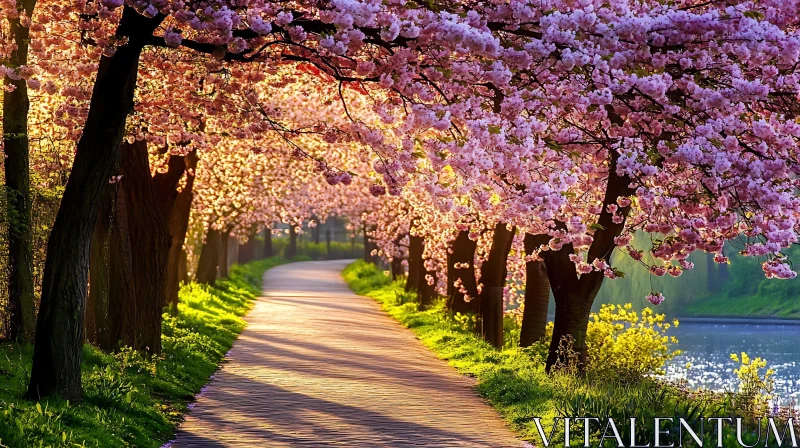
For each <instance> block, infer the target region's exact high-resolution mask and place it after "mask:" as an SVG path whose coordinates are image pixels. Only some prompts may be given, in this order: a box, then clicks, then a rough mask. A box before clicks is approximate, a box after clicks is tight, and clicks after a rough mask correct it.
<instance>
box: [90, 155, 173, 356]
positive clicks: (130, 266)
mask: <svg viewBox="0 0 800 448" xmlns="http://www.w3.org/2000/svg"><path fill="white" fill-rule="evenodd" d="M121 149H122V175H123V178H122V181H121V182H120V189H119V192H120V194H118V195H117V207H116V209H117V214H116V217H117V219H116V221H115V226H114V230H115V232H114V236H113V237H112V238H114V237H116V238H115V239H117V238H118V241H115V242H112V245H111V253H112V258H111V266H112V273H115V274H116V275H112V277H111V278H112V281H111V285H112V287H111V288H112V289H111V294H110V295H109V299H110V302H109V310H110V312H111V316H112V319H111V335H112V338H113V339H112V340H113V341H114V346H112V347H104V348H107V349H117V348H119V347H122V346H124V347H132V348H133V349H134V350H137V351H145V352H148V353H160V352H161V314H162V308H163V306H164V286H165V282H164V279H165V276H166V272H167V256H168V253H169V247H170V237H169V228H168V225H167V216H165V214H163V213H162V210H161V209H160V208H159V206H158V199H159V198H158V197H157V196H156V191H155V189H154V188H153V184H154V182H153V179H152V178H151V177H150V163H149V161H148V153H147V143H146V142H145V141H137V142H135V143H133V144H131V145H128V144H125V143H123V145H122V147H121ZM117 235H118V236H117ZM115 250H118V251H119V253H118V254H116V256H114V255H115V254H114V252H115ZM123 288H124V289H123Z"/></svg>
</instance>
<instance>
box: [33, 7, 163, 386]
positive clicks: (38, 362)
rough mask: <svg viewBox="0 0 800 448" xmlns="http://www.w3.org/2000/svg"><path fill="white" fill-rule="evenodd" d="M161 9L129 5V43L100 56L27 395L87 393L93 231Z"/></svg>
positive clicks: (125, 25)
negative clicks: (148, 14) (84, 375)
mask: <svg viewBox="0 0 800 448" xmlns="http://www.w3.org/2000/svg"><path fill="white" fill-rule="evenodd" d="M162 20H163V16H161V15H159V16H157V17H156V18H152V19H149V18H145V17H144V16H141V15H139V14H138V13H137V12H136V11H135V10H134V9H132V8H130V7H127V6H126V7H125V8H124V9H123V14H122V18H121V19H120V24H119V27H118V28H117V33H116V34H117V36H118V37H119V38H121V39H122V38H125V37H129V40H128V44H127V45H123V46H120V47H117V49H116V52H115V53H114V55H113V56H111V57H106V56H104V57H102V58H101V59H100V65H99V68H98V72H97V78H96V80H95V84H94V89H93V92H92V100H91V103H90V106H89V114H88V116H87V119H86V124H85V125H84V130H83V134H82V137H81V140H80V142H78V148H77V152H76V154H75V161H74V163H73V165H72V170H71V172H70V176H69V181H68V182H67V186H66V188H65V189H64V195H63V197H62V199H61V205H60V207H59V210H58V214H57V215H56V220H55V223H54V225H53V230H52V232H51V233H50V238H49V240H48V244H47V261H46V262H45V268H44V276H43V284H42V300H41V307H40V310H39V318H38V320H37V324H36V332H37V334H36V340H35V344H34V353H33V363H32V367H31V379H30V383H29V385H28V392H27V397H28V398H33V399H36V398H39V397H42V396H46V395H52V394H58V395H60V396H62V397H63V398H66V399H69V400H72V401H74V402H77V401H79V400H80V399H81V397H82V392H83V391H82V386H81V361H82V358H83V356H82V345H83V342H84V336H83V318H84V306H85V303H86V287H87V284H88V276H89V253H90V249H91V247H90V246H91V240H92V233H93V231H94V226H95V222H96V221H97V213H98V211H99V210H100V206H101V204H102V198H103V197H104V196H105V195H106V192H107V191H108V188H109V179H110V178H111V177H112V176H114V175H116V174H117V173H118V172H119V159H120V155H119V145H120V143H121V142H122V137H123V133H124V131H125V121H126V118H127V116H128V114H129V113H130V112H131V111H132V110H133V93H134V90H135V88H136V76H137V70H138V65H139V55H140V54H141V51H142V48H143V46H144V42H143V41H142V38H143V37H145V36H151V35H152V33H153V31H154V30H155V28H156V27H158V25H159V24H160V23H161V21H162Z"/></svg>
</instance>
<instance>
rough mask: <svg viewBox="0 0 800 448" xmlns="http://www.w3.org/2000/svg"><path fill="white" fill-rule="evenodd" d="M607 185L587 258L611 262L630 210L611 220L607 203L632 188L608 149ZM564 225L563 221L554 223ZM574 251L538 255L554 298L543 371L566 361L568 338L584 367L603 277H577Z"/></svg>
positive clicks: (614, 119)
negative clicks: (588, 332)
mask: <svg viewBox="0 0 800 448" xmlns="http://www.w3.org/2000/svg"><path fill="white" fill-rule="evenodd" d="M610 117H611V119H612V122H614V123H615V124H617V125H620V124H621V120H620V119H619V117H618V116H616V115H615V114H613V110H612V111H611V113H610ZM609 154H610V157H609V162H610V163H609V167H608V184H607V185H606V192H605V195H604V198H603V208H602V210H603V211H602V212H601V213H600V216H599V218H598V220H597V224H598V226H597V229H598V230H596V231H595V233H594V235H593V241H592V245H591V246H590V247H589V251H588V254H587V261H588V262H589V263H592V262H593V261H594V260H595V259H602V260H605V261H606V262H607V263H608V264H609V265H610V264H611V254H612V252H613V250H614V248H615V243H614V238H616V237H617V236H619V235H620V234H621V233H622V231H623V230H624V227H625V219H626V218H627V216H628V213H630V206H627V207H620V208H619V210H618V212H617V213H618V214H619V216H621V217H622V221H621V222H618V223H615V222H614V220H613V215H612V214H611V213H609V212H608V205H610V204H615V203H616V202H617V198H619V197H623V196H631V195H633V194H634V193H635V190H634V189H633V188H631V187H630V183H631V179H630V178H628V177H627V176H620V175H618V174H617V172H616V170H617V160H618V158H619V154H617V152H616V151H613V150H611V151H609ZM557 225H558V226H559V227H561V228H564V227H565V226H564V224H563V223H557ZM572 253H574V248H573V247H572V244H565V245H564V246H562V248H561V249H560V250H558V251H552V250H548V251H544V252H542V258H543V259H544V262H545V265H546V266H547V277H548V278H549V279H550V287H551V288H552V290H553V296H554V297H555V301H556V316H555V322H554V327H553V339H552V340H551V341H550V353H549V355H548V357H547V366H546V368H547V370H548V371H550V370H551V369H552V368H553V366H555V365H557V364H559V363H561V364H564V363H567V364H568V363H569V361H568V360H567V359H566V353H564V352H563V351H560V350H559V346H560V345H561V342H562V340H571V343H572V351H573V352H574V353H575V355H576V356H577V368H578V370H579V371H580V372H583V371H585V368H586V329H587V327H588V325H589V313H590V312H591V308H592V303H593V302H594V299H595V297H596V296H597V293H598V291H600V286H601V285H602V284H603V279H604V278H605V277H604V275H603V273H602V272H600V271H592V272H590V273H589V274H584V275H581V276H580V277H578V274H577V270H576V268H575V264H574V263H573V262H572V261H571V260H570V259H569V256H570V254H572Z"/></svg>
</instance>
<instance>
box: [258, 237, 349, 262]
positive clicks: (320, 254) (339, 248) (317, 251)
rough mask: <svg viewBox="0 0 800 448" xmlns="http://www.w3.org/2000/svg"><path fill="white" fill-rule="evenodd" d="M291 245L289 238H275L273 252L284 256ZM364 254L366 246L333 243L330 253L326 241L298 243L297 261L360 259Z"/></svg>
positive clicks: (339, 242)
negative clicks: (287, 247)
mask: <svg viewBox="0 0 800 448" xmlns="http://www.w3.org/2000/svg"><path fill="white" fill-rule="evenodd" d="M288 245H289V238H273V239H272V250H274V251H275V253H276V254H279V255H281V256H284V255H285V253H286V246H288ZM363 254H364V245H363V244H362V243H356V244H355V246H353V245H351V244H350V243H344V242H341V241H331V252H330V254H329V253H328V244H327V243H326V242H325V241H322V242H320V243H314V242H313V241H298V242H297V255H296V256H295V258H294V259H295V261H303V260H341V259H344V258H358V257H361V256H362V255H363Z"/></svg>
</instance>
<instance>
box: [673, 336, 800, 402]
mask: <svg viewBox="0 0 800 448" xmlns="http://www.w3.org/2000/svg"><path fill="white" fill-rule="evenodd" d="M669 334H670V335H674V336H676V337H677V338H678V340H679V344H678V348H680V349H681V350H683V352H684V353H683V354H682V355H680V356H677V357H675V359H673V360H672V361H671V362H670V363H669V365H668V366H667V368H666V371H667V373H666V377H667V378H670V379H680V378H686V379H687V380H688V382H689V385H690V387H692V388H700V387H703V388H706V389H710V390H716V391H724V390H735V389H736V388H737V387H738V384H739V383H738V380H737V378H736V374H735V373H734V372H733V370H734V369H735V368H736V364H735V363H734V362H733V361H732V360H731V359H730V355H731V353H736V354H740V353H741V352H746V353H747V354H748V355H749V356H750V358H751V359H752V358H756V357H761V358H763V359H766V360H767V362H768V364H767V365H768V367H770V368H772V369H773V370H775V393H776V394H777V395H778V396H779V397H780V401H781V402H784V403H786V404H788V402H789V401H790V400H791V399H792V398H794V399H800V325H754V324H739V323H734V324H728V323H725V324H712V323H687V322H685V321H684V322H681V324H680V326H679V327H678V328H674V329H672V330H670V333H669ZM686 363H691V367H690V368H689V369H688V371H687V369H686Z"/></svg>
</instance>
